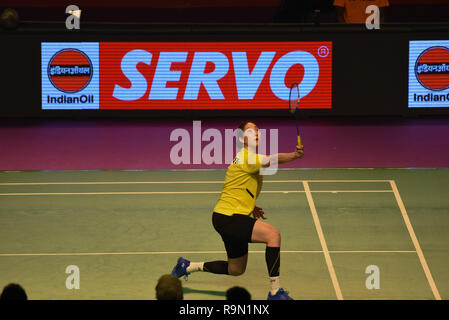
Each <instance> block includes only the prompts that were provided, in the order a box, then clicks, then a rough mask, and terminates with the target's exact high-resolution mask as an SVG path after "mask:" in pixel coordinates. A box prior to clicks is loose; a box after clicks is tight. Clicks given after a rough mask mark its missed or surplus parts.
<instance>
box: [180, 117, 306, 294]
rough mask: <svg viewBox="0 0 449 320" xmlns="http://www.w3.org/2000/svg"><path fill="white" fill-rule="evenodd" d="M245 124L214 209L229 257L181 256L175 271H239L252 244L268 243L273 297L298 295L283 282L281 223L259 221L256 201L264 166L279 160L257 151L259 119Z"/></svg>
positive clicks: (288, 156)
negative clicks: (278, 226) (202, 259)
mask: <svg viewBox="0 0 449 320" xmlns="http://www.w3.org/2000/svg"><path fill="white" fill-rule="evenodd" d="M239 129H241V130H239V132H240V133H241V134H242V133H243V136H242V135H240V136H239V137H238V139H239V141H240V142H243V148H242V149H241V150H240V151H239V152H238V153H237V155H236V157H235V158H234V161H233V163H232V164H230V165H229V167H228V170H227V172H226V178H225V181H224V185H223V190H222V192H221V195H220V198H219V199H218V202H217V204H216V206H215V208H214V212H213V214H212V224H213V226H214V228H215V230H216V231H217V232H218V233H219V234H220V236H221V237H222V239H223V242H224V245H225V248H226V253H227V256H228V260H227V261H209V262H191V261H189V260H187V259H185V258H183V257H180V258H179V259H178V261H177V264H176V265H175V267H174V268H173V271H172V274H173V275H174V276H177V277H182V276H185V277H186V276H188V275H190V274H191V273H193V272H198V271H202V272H210V273H215V274H225V275H232V276H239V275H241V274H243V273H244V272H245V269H246V264H247V261H248V243H265V244H266V245H267V246H266V250H265V261H266V264H267V269H268V276H269V279H270V289H269V293H268V299H269V300H292V298H290V296H289V295H288V293H287V292H286V291H284V289H283V288H282V287H281V285H280V278H279V267H280V246H281V236H280V233H279V231H278V230H277V229H276V228H275V227H273V226H271V225H270V224H268V223H266V222H263V221H262V220H259V218H262V219H266V217H265V213H264V211H263V209H262V208H260V207H258V206H256V199H257V197H258V195H259V193H260V191H261V189H262V179H263V175H261V174H260V172H259V170H260V169H261V168H262V167H269V166H270V161H272V162H273V163H274V161H275V159H272V156H265V155H261V154H257V147H258V144H259V129H258V127H257V125H256V124H255V123H253V122H249V121H246V122H243V123H242V124H241V125H240V127H239ZM303 149H304V147H303V146H296V150H295V151H294V152H291V153H279V154H277V155H275V156H277V163H279V164H282V163H286V162H290V161H293V160H295V159H299V158H302V157H303V156H304V151H303ZM251 215H252V217H251Z"/></svg>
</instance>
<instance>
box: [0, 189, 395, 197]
mask: <svg viewBox="0 0 449 320" xmlns="http://www.w3.org/2000/svg"><path fill="white" fill-rule="evenodd" d="M305 192H306V191H303V190H265V191H261V193H284V194H288V193H305ZM310 192H311V193H335V194H336V193H348V192H349V193H351V192H352V193H364V192H370V193H375V192H379V193H385V192H390V193H392V192H393V191H391V190H316V191H310ZM219 193H221V191H129V192H126V191H116V192H115V191H114V192H18V193H0V196H81V195H91V196H96V195H152V194H219Z"/></svg>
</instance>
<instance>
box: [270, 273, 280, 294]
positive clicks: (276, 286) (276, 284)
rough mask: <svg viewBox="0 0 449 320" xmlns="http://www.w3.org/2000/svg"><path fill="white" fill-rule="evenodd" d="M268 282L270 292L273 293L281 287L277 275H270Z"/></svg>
mask: <svg viewBox="0 0 449 320" xmlns="http://www.w3.org/2000/svg"><path fill="white" fill-rule="evenodd" d="M270 284H271V290H270V292H271V294H272V295H275V294H276V293H277V292H278V290H279V289H280V288H281V279H280V277H279V276H277V277H270Z"/></svg>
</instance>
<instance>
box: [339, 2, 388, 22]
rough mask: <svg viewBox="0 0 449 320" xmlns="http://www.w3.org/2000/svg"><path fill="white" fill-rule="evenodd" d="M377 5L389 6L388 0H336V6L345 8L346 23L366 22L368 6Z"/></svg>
mask: <svg viewBox="0 0 449 320" xmlns="http://www.w3.org/2000/svg"><path fill="white" fill-rule="evenodd" d="M370 5H376V6H378V7H379V8H381V7H388V6H389V5H390V4H389V3H388V0H334V6H336V7H344V8H345V15H344V18H345V22H346V23H365V21H366V18H367V17H368V15H367V14H366V13H365V11H366V7H368V6H370Z"/></svg>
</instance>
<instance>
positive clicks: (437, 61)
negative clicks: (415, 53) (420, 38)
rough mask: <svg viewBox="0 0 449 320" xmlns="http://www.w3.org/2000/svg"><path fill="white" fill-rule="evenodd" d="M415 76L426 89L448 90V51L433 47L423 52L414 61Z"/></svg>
mask: <svg viewBox="0 0 449 320" xmlns="http://www.w3.org/2000/svg"><path fill="white" fill-rule="evenodd" d="M415 76H416V79H417V80H418V81H419V83H420V84H421V85H422V86H423V87H424V88H426V89H429V90H432V91H441V90H444V89H447V88H449V49H448V48H446V47H443V46H434V47H430V48H428V49H426V50H425V51H423V52H422V53H421V54H420V55H419V57H418V59H416V63H415Z"/></svg>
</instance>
